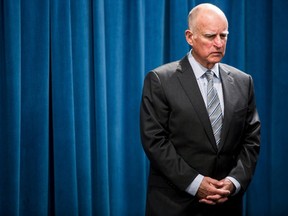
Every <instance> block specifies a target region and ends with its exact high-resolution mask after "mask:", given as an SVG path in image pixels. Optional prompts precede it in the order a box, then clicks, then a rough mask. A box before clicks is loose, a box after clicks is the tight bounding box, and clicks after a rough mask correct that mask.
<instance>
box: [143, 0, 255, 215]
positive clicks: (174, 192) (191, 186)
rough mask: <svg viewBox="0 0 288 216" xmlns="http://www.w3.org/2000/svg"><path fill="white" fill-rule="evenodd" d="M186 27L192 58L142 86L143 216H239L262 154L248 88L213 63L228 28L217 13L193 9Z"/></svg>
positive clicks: (245, 80) (234, 72) (247, 82)
mask: <svg viewBox="0 0 288 216" xmlns="http://www.w3.org/2000/svg"><path fill="white" fill-rule="evenodd" d="M188 25H189V28H188V30H186V32H185V35H186V40H187V42H188V44H189V45H191V47H192V49H191V51H190V52H189V53H188V54H187V56H185V57H184V58H183V59H182V60H180V61H177V62H172V63H169V64H166V65H163V66H160V67H158V68H156V69H154V70H152V71H151V72H150V73H148V74H147V76H146V78H145V82H144V87H143V95H142V103H141V137H142V144H143V148H144V150H145V152H146V155H147V157H148V158H149V160H150V173H149V181H148V190H147V203H146V215H153V216H158V215H159V216H164V215H165V216H169V215H175V216H177V215H179V216H185V215H189V216H191V215H207V216H213V215H232V216H235V215H242V196H243V193H244V192H245V191H246V189H247V187H248V185H249V183H250V181H251V179H252V176H253V173H254V170H255V167H256V162H257V158H258V153H259V147H260V121H259V117H258V113H257V110H256V104H255V98H254V89H253V81H252V78H251V76H250V75H248V74H246V73H244V72H241V71H240V70H238V69H236V68H234V67H231V66H229V65H226V64H222V63H219V62H220V61H221V59H222V58H223V56H224V54H225V48H226V42H227V36H228V22H227V19H226V17H225V15H224V13H223V12H222V11H221V10H220V9H219V8H218V7H216V6H214V5H211V4H200V5H198V6H196V7H195V8H194V9H192V10H191V11H190V13H189V16H188ZM211 109H212V110H213V111H211Z"/></svg>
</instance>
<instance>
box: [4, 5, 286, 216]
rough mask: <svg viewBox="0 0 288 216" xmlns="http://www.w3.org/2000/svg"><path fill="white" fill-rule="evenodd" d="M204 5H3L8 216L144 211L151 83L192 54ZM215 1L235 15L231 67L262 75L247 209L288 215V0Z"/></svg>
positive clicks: (230, 17)
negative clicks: (190, 33) (194, 26)
mask: <svg viewBox="0 0 288 216" xmlns="http://www.w3.org/2000/svg"><path fill="white" fill-rule="evenodd" d="M202 2H204V1H196V0H186V1H184V0H183V1H176V0H157V1H154V0H122V1H117V0H94V1H92V0H61V1H60V0H59V1H58V0H41V1H37V0H26V1H21V0H0V101H1V104H0V215H5V216H6V215H7V216H10V215H11V216H14V215H15V216H16V215H17V216H18V215H19V216H20V215H21V216H26V215H27V216H28V215H29V216H31V215H39V216H44V215H59V216H63V215H64V216H65V215H67V216H72V215H85V216H86V215H88V216H89V215H103V216H106V215H107V216H108V215H111V216H112V215H117V216H118V215H120V216H122V215H123V216H127V215H131V216H135V215H144V211H145V210H144V209H145V196H146V195H145V193H146V183H147V182H146V179H147V171H148V170H147V169H148V163H149V162H148V161H147V159H146V156H145V155H144V152H143V150H142V147H141V143H140V136H139V127H138V125H139V105H140V98H141V90H142V84H143V79H144V76H145V74H146V73H147V72H148V71H149V70H151V69H152V68H154V67H156V66H159V65H160V64H163V63H165V62H169V61H173V60H177V59H180V58H182V57H183V56H184V55H185V54H186V53H187V52H188V50H189V47H188V45H187V43H186V41H185V38H184V31H185V29H186V16H187V14H188V11H189V10H190V9H191V8H192V7H193V6H195V5H196V4H198V3H202ZM206 2H207V1H206ZM208 2H210V3H213V4H215V5H217V6H219V7H220V8H221V9H222V10H223V11H224V12H225V13H226V15H227V18H228V20H229V32H230V34H229V40H228V46H227V52H226V57H225V58H224V59H223V62H225V63H228V64H231V65H233V66H235V67H238V68H240V69H242V70H244V71H246V72H247V73H250V74H251V75H252V76H253V77H254V81H255V88H256V97H257V104H258V109H259V113H260V117H261V120H262V125H263V126H262V148H261V154H260V159H259V164H258V167H257V170H256V173H255V177H254V179H253V181H252V183H251V185H250V187H249V189H248V192H247V194H246V196H245V215H246V216H249V215H251V216H254V215H263V216H265V215H267V216H270V215H279V216H280V215H287V214H288V207H287V204H286V194H288V187H287V186H285V185H286V179H287V178H288V173H287V172H286V170H287V169H286V164H287V163H288V157H287V155H286V154H287V153H288V141H287V140H288V133H287V132H286V121H287V120H288V114H287V110H288V101H287V95H288V90H287V89H288V84H287V82H286V81H287V80H288V73H287V66H288V64H287V59H286V58H287V56H288V49H287V47H288V40H287V38H288V30H287V26H288V14H287V13H286V8H287V7H288V1H285V0H276V1H270V0H258V1H257V0H256V1H249V0H242V1H238V0H232V1H231V0H224V1H223V0H214V1H212V0H211V1H208Z"/></svg>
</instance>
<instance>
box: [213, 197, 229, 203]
mask: <svg viewBox="0 0 288 216" xmlns="http://www.w3.org/2000/svg"><path fill="white" fill-rule="evenodd" d="M227 200H228V198H227V197H222V198H221V199H219V200H217V201H216V202H217V203H224V202H226V201H227Z"/></svg>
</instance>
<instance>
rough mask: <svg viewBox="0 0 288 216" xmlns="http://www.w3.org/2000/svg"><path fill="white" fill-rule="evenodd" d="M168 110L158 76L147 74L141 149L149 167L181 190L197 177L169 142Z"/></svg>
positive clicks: (154, 73)
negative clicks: (148, 161) (148, 162)
mask: <svg viewBox="0 0 288 216" xmlns="http://www.w3.org/2000/svg"><path fill="white" fill-rule="evenodd" d="M169 114H170V108H169V103H168V101H167V98H166V95H165V92H164V90H163V88H162V85H161V80H160V78H159V76H158V74H157V73H156V72H155V71H154V72H150V73H148V75H147V76H146V78H145V81H144V87H143V93H142V102H141V109H140V129H141V139H142V145H143V148H144V150H145V152H146V155H147V157H148V159H149V160H150V164H151V166H152V167H153V168H155V169H157V170H158V171H160V172H161V173H162V174H163V175H164V176H165V177H166V178H168V180H169V181H171V182H172V183H173V184H174V185H175V186H177V187H178V188H179V189H182V190H185V189H186V188H187V187H188V185H189V184H190V183H191V182H192V181H193V180H194V178H195V177H196V176H197V175H198V172H197V171H195V170H194V169H193V168H191V167H190V166H189V165H188V164H187V163H186V162H185V160H184V159H183V158H182V157H181V156H180V155H179V154H177V152H176V150H175V148H174V145H173V143H172V142H171V140H170V139H169V127H168V122H169Z"/></svg>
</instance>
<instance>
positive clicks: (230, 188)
mask: <svg viewBox="0 0 288 216" xmlns="http://www.w3.org/2000/svg"><path fill="white" fill-rule="evenodd" d="M234 190H235V186H234V184H233V183H232V182H231V181H230V180H229V179H222V180H220V181H218V180H216V179H212V178H210V177H204V178H203V180H202V182H201V184H200V187H199V189H198V191H197V194H196V195H197V197H198V198H199V202H200V203H206V204H209V205H215V204H220V203H224V202H226V201H227V200H228V196H229V195H230V194H232V193H233V192H234Z"/></svg>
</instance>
